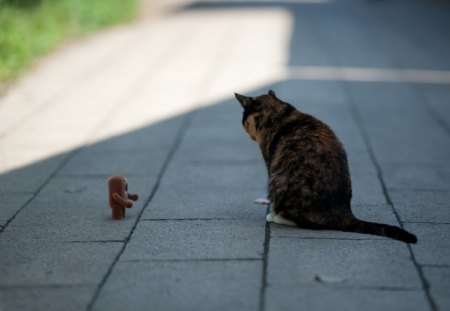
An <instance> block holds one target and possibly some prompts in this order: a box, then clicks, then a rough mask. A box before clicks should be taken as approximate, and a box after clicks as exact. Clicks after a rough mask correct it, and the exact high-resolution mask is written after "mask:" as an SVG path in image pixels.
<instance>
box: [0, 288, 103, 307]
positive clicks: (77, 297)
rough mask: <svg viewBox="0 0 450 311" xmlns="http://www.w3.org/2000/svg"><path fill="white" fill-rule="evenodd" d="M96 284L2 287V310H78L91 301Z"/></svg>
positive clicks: (0, 291) (0, 301)
mask: <svg viewBox="0 0 450 311" xmlns="http://www.w3.org/2000/svg"><path fill="white" fill-rule="evenodd" d="M94 291H95V287H94V286H69V287H51V286H50V287H25V288H20V287H19V288H17V287H10V288H1V289H0V309H1V310H24V311H35V310H36V311H59V310H68V311H78V310H84V309H85V308H86V306H87V305H88V303H89V300H90V299H91V297H92V295H93V293H94Z"/></svg>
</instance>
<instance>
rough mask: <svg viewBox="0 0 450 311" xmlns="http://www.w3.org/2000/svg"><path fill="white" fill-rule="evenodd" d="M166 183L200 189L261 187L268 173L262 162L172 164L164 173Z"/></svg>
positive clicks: (265, 181)
mask: <svg viewBox="0 0 450 311" xmlns="http://www.w3.org/2000/svg"><path fill="white" fill-rule="evenodd" d="M162 182H163V183H164V185H171V184H177V185H180V184H181V185H186V186H188V187H191V188H192V189H196V190H197V189H198V190H200V189H201V188H202V187H205V185H206V187H208V186H210V187H217V188H223V189H224V190H227V189H234V190H237V189H242V190H243V191H245V190H246V189H255V188H257V189H259V188H261V187H263V186H266V184H267V173H266V171H265V167H264V166H263V164H262V162H259V163H251V164H250V163H246V162H244V163H229V164H228V163H227V164H222V165H220V164H219V163H216V164H215V165H211V164H209V165H208V164H203V165H202V164H197V165H176V164H173V165H170V167H169V168H168V169H167V171H166V173H165V174H164V177H163V180H162Z"/></svg>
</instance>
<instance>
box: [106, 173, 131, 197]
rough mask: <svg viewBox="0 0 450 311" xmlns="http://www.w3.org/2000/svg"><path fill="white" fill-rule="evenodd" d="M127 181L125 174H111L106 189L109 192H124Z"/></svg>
mask: <svg viewBox="0 0 450 311" xmlns="http://www.w3.org/2000/svg"><path fill="white" fill-rule="evenodd" d="M127 188H128V181H127V179H126V177H125V176H111V177H110V178H109V179H108V189H109V193H114V192H117V193H120V194H122V193H124V192H125V191H127Z"/></svg>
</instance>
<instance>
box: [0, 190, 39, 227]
mask: <svg viewBox="0 0 450 311" xmlns="http://www.w3.org/2000/svg"><path fill="white" fill-rule="evenodd" d="M32 196H33V195H32V194H27V193H8V194H0V202H2V203H1V207H0V226H2V225H5V224H6V222H7V221H8V220H9V219H11V217H13V216H14V214H15V213H16V212H17V211H18V210H19V209H20V208H21V207H22V206H24V204H25V203H27V202H28V201H29V200H30V199H31V197H32Z"/></svg>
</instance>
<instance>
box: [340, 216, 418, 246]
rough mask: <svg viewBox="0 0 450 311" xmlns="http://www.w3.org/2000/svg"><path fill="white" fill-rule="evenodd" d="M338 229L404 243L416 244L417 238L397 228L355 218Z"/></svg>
mask: <svg viewBox="0 0 450 311" xmlns="http://www.w3.org/2000/svg"><path fill="white" fill-rule="evenodd" d="M339 229H340V230H342V231H349V232H358V233H365V234H373V235H381V236H385V237H388V238H391V239H394V240H399V241H403V242H405V243H417V237H416V236H415V235H414V234H412V233H409V232H408V231H406V230H403V229H401V228H399V227H396V226H391V225H386V224H380V223H376V222H369V221H364V220H360V219H357V218H353V219H352V221H350V223H348V224H347V225H346V226H345V227H341V228H339Z"/></svg>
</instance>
